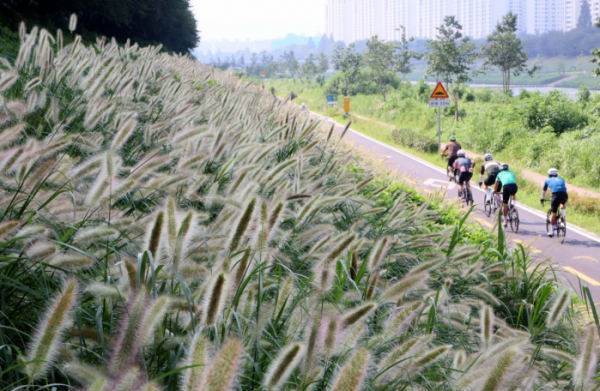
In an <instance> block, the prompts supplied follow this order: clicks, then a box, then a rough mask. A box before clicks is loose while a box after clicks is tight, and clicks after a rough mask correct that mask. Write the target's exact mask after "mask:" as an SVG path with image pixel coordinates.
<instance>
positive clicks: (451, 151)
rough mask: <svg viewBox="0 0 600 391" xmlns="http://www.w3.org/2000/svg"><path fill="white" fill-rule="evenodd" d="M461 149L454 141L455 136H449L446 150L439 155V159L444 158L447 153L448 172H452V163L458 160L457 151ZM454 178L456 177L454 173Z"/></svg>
mask: <svg viewBox="0 0 600 391" xmlns="http://www.w3.org/2000/svg"><path fill="white" fill-rule="evenodd" d="M461 149H462V147H461V145H460V144H459V143H458V142H457V141H456V136H450V142H449V143H448V144H446V148H444V150H443V151H442V153H441V154H440V156H441V157H444V155H445V154H446V152H448V172H450V171H451V170H454V161H455V160H456V159H458V151H460V150H461ZM452 172H454V171H452ZM454 176H456V172H454Z"/></svg>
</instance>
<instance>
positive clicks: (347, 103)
mask: <svg viewBox="0 0 600 391" xmlns="http://www.w3.org/2000/svg"><path fill="white" fill-rule="evenodd" d="M344 111H345V112H346V113H349V112H350V98H344Z"/></svg>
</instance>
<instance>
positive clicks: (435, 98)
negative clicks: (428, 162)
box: [429, 82, 450, 150]
mask: <svg viewBox="0 0 600 391" xmlns="http://www.w3.org/2000/svg"><path fill="white" fill-rule="evenodd" d="M448 98H450V96H448V92H447V91H446V89H445V88H444V85H443V84H442V82H439V83H438V84H437V86H436V87H435V89H434V90H433V93H432V94H431V96H430V99H431V100H430V101H429V107H437V109H438V150H441V149H442V107H450V101H448V100H446V99H448ZM440 99H444V100H440Z"/></svg>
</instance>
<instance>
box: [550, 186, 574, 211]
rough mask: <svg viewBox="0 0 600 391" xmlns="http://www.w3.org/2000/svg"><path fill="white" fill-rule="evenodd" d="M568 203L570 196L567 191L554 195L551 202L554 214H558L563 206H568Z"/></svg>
mask: <svg viewBox="0 0 600 391" xmlns="http://www.w3.org/2000/svg"><path fill="white" fill-rule="evenodd" d="M567 201H569V195H568V194H567V192H566V191H559V192H557V193H552V201H550V209H551V210H552V213H558V208H560V206H561V204H566V203H567Z"/></svg>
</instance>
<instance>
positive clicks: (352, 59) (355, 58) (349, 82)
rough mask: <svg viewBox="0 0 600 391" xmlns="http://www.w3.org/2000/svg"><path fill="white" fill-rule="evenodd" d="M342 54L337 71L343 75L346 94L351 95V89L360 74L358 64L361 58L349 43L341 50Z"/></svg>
mask: <svg viewBox="0 0 600 391" xmlns="http://www.w3.org/2000/svg"><path fill="white" fill-rule="evenodd" d="M343 50H344V53H343V56H342V58H341V60H340V62H339V69H340V71H342V74H343V75H344V81H345V83H346V93H347V94H348V95H352V94H353V87H354V84H356V82H357V80H358V75H359V74H360V64H361V61H362V56H361V55H360V54H359V53H357V52H356V51H355V50H354V44H353V43H351V44H350V45H348V47H347V48H345V49H343Z"/></svg>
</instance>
